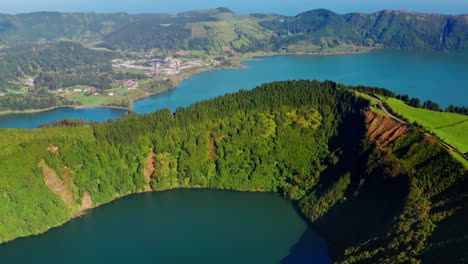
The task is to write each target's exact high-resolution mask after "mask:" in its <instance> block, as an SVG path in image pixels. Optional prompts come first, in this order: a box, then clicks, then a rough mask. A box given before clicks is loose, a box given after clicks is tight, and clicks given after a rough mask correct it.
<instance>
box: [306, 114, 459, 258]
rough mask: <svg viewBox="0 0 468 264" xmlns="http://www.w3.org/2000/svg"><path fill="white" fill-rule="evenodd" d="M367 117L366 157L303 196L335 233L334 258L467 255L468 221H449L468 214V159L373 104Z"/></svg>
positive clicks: (362, 153)
mask: <svg viewBox="0 0 468 264" xmlns="http://www.w3.org/2000/svg"><path fill="white" fill-rule="evenodd" d="M365 119H366V121H365V122H366V124H367V129H366V133H365V136H364V138H363V142H362V144H361V148H355V150H358V151H355V152H354V153H355V155H358V156H359V158H358V159H357V160H360V161H362V163H361V164H358V165H355V166H354V167H348V171H349V172H348V174H344V175H343V176H341V177H339V179H338V180H334V181H331V182H329V181H327V180H326V178H322V179H321V181H320V182H319V184H318V185H317V186H319V187H317V188H313V189H312V192H311V194H310V195H309V196H307V197H306V198H304V200H302V201H301V202H300V207H301V209H302V211H303V212H304V214H305V215H306V216H307V217H308V218H309V219H310V220H311V222H312V224H313V225H314V226H316V227H317V228H318V230H319V231H320V232H322V234H324V236H325V237H326V238H327V239H328V241H329V246H330V253H331V255H332V258H333V259H334V260H335V261H336V262H337V263H421V262H422V261H423V260H424V263H439V262H440V261H443V262H446V263H458V262H460V261H462V260H463V259H464V258H466V253H464V251H463V250H461V248H462V247H466V246H468V239H467V231H466V228H465V227H463V226H461V227H460V228H455V229H457V230H459V231H460V233H457V234H455V232H454V226H450V224H453V225H455V226H456V225H457V224H458V225H460V223H461V222H462V221H468V218H467V211H468V210H467V207H466V204H467V202H468V198H467V197H466V187H463V186H466V178H467V177H466V176H467V175H466V172H465V171H463V168H462V166H461V165H460V164H458V163H457V162H456V161H455V160H453V158H452V157H451V156H450V155H449V154H448V153H447V152H446V150H445V149H444V148H443V147H442V146H439V145H438V143H437V142H436V141H435V140H432V139H430V138H428V137H427V136H426V135H424V134H423V133H421V132H419V131H417V130H412V129H411V128H409V127H407V126H405V125H404V124H400V123H397V122H395V121H393V120H392V119H390V118H389V117H386V116H382V115H380V114H378V113H374V112H370V111H367V112H366V114H365ZM348 178H349V179H350V181H348V180H347V179H348ZM323 197H325V198H327V197H328V198H327V199H326V201H325V202H323V201H322V200H323ZM321 203H323V204H325V205H326V206H321ZM317 212H318V213H317ZM317 216H319V217H317ZM435 256H437V257H435ZM447 260H448V261H447Z"/></svg>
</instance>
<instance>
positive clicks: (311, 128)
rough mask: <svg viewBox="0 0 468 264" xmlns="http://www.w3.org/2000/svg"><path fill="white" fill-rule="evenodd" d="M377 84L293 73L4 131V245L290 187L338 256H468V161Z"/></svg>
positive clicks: (348, 259)
mask: <svg viewBox="0 0 468 264" xmlns="http://www.w3.org/2000/svg"><path fill="white" fill-rule="evenodd" d="M386 92H387V91H385V90H384V89H378V88H373V87H363V86H359V87H353V86H345V85H341V84H337V83H334V82H331V81H326V82H318V81H285V82H274V83H270V84H263V85H261V86H259V87H257V88H255V89H253V90H251V91H244V90H241V91H239V92H237V93H233V94H227V95H225V96H222V97H218V98H215V99H211V100H207V101H203V102H199V103H196V104H194V105H192V106H189V107H187V108H179V109H177V111H176V112H175V113H172V112H171V111H170V110H167V109H165V110H160V111H157V112H155V113H151V114H145V115H128V116H125V117H122V118H120V119H118V120H114V121H110V122H107V123H98V122H93V123H92V124H90V125H86V124H76V126H74V125H73V124H67V125H68V126H69V127H51V128H41V129H33V130H19V129H2V130H0V148H1V149H2V152H1V153H0V242H7V241H10V240H12V239H15V238H17V237H22V236H28V235H32V234H39V233H42V232H45V231H47V230H48V229H50V228H52V227H55V226H58V225H61V224H63V223H64V222H66V221H68V220H70V219H71V218H73V217H76V216H79V215H81V214H83V213H84V212H85V210H87V209H90V208H93V207H95V206H99V205H101V204H104V203H108V202H110V201H112V200H114V199H116V198H118V197H121V196H125V195H129V194H132V193H138V192H145V191H161V190H168V189H173V188H212V189H227V190H237V191H261V192H278V193H280V194H281V195H283V196H284V197H286V198H288V199H291V200H293V201H295V204H296V205H297V209H298V210H299V211H300V212H301V213H302V215H303V216H304V217H305V218H306V219H307V220H308V221H309V223H310V224H311V225H312V226H313V227H314V228H315V229H316V230H318V231H319V232H320V233H321V234H322V235H323V236H324V237H325V238H326V239H327V241H328V245H329V252H330V255H331V258H332V260H333V261H334V262H336V263H421V262H424V263H457V262H461V261H463V259H467V258H468V255H467V254H468V253H467V251H466V248H467V246H468V239H467V237H468V229H467V228H468V227H467V226H466V224H465V223H466V222H467V220H468V211H467V208H468V207H467V205H468V198H467V197H468V196H467V193H468V190H467V188H468V182H467V179H468V178H467V177H466V176H467V175H466V170H465V169H464V168H463V166H462V165H461V164H460V163H459V162H457V161H456V160H455V159H453V158H452V157H451V156H450V154H449V153H448V152H447V151H446V150H445V149H444V147H443V146H442V145H440V144H439V143H438V141H436V140H434V138H431V137H430V136H428V135H426V134H424V133H423V132H421V131H420V130H418V129H417V128H413V127H410V126H408V125H405V124H402V123H398V122H396V121H394V120H392V119H391V118H389V117H387V116H385V115H382V114H380V113H378V112H376V111H373V108H372V106H371V102H370V101H369V100H368V99H365V98H363V97H362V96H358V93H369V94H374V95H377V94H385V93H386Z"/></svg>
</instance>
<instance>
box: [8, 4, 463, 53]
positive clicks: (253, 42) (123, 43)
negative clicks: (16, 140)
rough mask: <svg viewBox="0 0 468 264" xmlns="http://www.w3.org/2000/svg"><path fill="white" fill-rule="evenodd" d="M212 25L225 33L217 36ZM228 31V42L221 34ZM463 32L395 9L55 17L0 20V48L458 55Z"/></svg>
mask: <svg viewBox="0 0 468 264" xmlns="http://www.w3.org/2000/svg"><path fill="white" fill-rule="evenodd" d="M246 21H247V22H248V23H246ZM217 22H219V23H217ZM218 27H224V29H225V30H227V31H225V32H224V35H223V34H221V33H220V31H219V28H218ZM231 27H232V31H233V32H232V33H233V34H234V36H233V37H230V36H228V35H230V33H229V31H231V29H230V28H231ZM201 28H204V29H203V30H200V29H201ZM467 30H468V20H467V15H455V16H454V15H442V14H422V13H413V12H408V11H400V10H398V11H396V10H395V11H394V10H382V11H378V12H375V13H372V14H363V13H350V14H344V15H340V14H337V13H334V12H332V11H329V10H325V9H317V10H311V11H307V12H303V13H301V14H298V15H297V16H281V15H273V14H253V15H238V14H234V13H233V12H231V11H230V10H229V9H226V8H218V9H209V10H200V11H192V12H185V13H180V14H176V15H169V14H140V15H129V14H126V13H115V14H94V13H58V12H38V13H30V14H18V15H5V14H2V15H0V33H1V36H0V43H2V44H4V45H14V44H17V43H28V42H44V41H46V42H47V41H56V40H63V39H67V40H73V41H80V42H83V41H104V43H102V45H103V46H105V47H109V48H113V49H124V50H134V51H139V50H141V49H144V50H151V49H161V50H169V51H171V50H181V49H182V50H186V49H190V48H193V47H191V46H190V45H189V42H190V41H200V40H203V41H205V40H208V42H206V43H204V45H202V46H198V47H197V49H206V50H211V51H214V50H213V49H216V50H217V51H218V52H221V51H223V49H222V45H224V46H229V47H230V48H232V49H233V50H236V51H238V52H250V51H278V50H283V49H286V50H288V49H291V48H292V46H297V45H299V46H301V47H302V49H305V50H308V49H311V48H313V49H314V50H316V51H320V50H323V51H326V50H327V49H330V48H335V47H337V46H349V45H351V46H354V47H358V46H365V47H387V48H403V49H411V48H416V49H433V50H449V51H456V52H466V51H467V49H468V38H467V36H466V32H467ZM236 35H237V36H236ZM175 36H177V39H175V38H174V37H175ZM238 40H240V41H238ZM236 42H237V43H236ZM218 44H219V45H220V46H218Z"/></svg>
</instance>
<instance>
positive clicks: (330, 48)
mask: <svg viewBox="0 0 468 264" xmlns="http://www.w3.org/2000/svg"><path fill="white" fill-rule="evenodd" d="M467 31H468V15H456V16H452V15H442V14H420V13H413V12H408V11H401V10H400V11H393V10H382V11H379V12H375V13H372V14H363V13H350V14H343V15H340V14H336V13H334V12H332V11H329V10H325V9H318V10H311V11H307V12H303V13H300V14H298V15H297V16H283V15H278V14H250V15H244V14H235V13H233V12H232V11H231V10H229V9H227V8H216V9H208V10H199V11H191V12H184V13H179V14H175V15H171V14H137V15H130V14H126V13H114V14H95V13H59V12H38V13H28V14H17V15H9V14H0V58H1V59H0V113H8V112H12V111H26V112H27V111H31V110H38V109H43V110H45V109H50V108H53V107H97V106H113V107H121V108H126V109H131V108H132V103H133V101H135V100H138V99H140V98H143V97H146V96H149V95H152V94H156V93H161V92H165V91H168V90H170V89H174V88H175V87H176V86H177V84H178V83H180V81H181V80H183V79H184V78H187V77H188V76H190V75H193V74H196V73H199V72H202V71H209V70H216V69H227V68H241V67H242V66H241V65H240V62H241V61H244V60H247V59H252V58H253V57H255V56H258V55H274V54H333V53H356V52H366V51H369V50H372V49H378V48H391V49H427V50H436V51H449V52H462V53H466V52H468V37H467V35H466V32H467Z"/></svg>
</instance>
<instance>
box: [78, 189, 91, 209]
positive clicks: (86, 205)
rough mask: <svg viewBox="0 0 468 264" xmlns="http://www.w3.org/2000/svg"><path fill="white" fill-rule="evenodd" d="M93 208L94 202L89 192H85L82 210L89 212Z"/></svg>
mask: <svg viewBox="0 0 468 264" xmlns="http://www.w3.org/2000/svg"><path fill="white" fill-rule="evenodd" d="M91 208H93V201H92V200H91V196H90V195H89V192H85V193H84V195H83V200H82V201H81V210H83V211H84V210H88V209H91Z"/></svg>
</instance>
